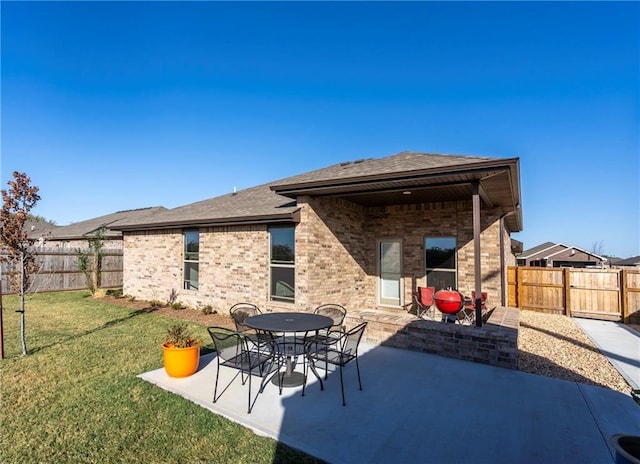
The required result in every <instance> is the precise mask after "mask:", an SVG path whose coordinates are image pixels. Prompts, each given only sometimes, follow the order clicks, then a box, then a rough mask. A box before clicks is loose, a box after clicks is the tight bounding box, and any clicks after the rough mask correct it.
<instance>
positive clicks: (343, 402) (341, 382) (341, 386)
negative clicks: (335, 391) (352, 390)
mask: <svg viewBox="0 0 640 464" xmlns="http://www.w3.org/2000/svg"><path fill="white" fill-rule="evenodd" d="M340 389H341V390H342V406H346V405H347V403H346V402H345V400H344V381H343V380H342V364H340Z"/></svg>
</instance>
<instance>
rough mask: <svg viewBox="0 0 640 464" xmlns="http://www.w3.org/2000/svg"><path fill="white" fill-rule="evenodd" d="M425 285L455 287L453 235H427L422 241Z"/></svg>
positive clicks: (454, 241) (454, 242)
mask: <svg viewBox="0 0 640 464" xmlns="http://www.w3.org/2000/svg"><path fill="white" fill-rule="evenodd" d="M424 251H425V267H426V272H427V286H428V287H435V288H436V290H440V289H443V288H456V287H457V285H456V274H457V273H456V239H455V237H427V238H426V239H425V241H424Z"/></svg>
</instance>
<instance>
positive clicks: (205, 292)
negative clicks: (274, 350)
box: [124, 197, 509, 312]
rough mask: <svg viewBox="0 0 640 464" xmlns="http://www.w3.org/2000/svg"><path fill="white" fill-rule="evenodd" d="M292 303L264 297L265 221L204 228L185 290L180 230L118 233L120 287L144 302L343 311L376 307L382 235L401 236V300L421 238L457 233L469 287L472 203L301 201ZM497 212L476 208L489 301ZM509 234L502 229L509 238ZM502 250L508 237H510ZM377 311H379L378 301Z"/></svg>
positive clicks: (419, 264)
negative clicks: (192, 278)
mask: <svg viewBox="0 0 640 464" xmlns="http://www.w3.org/2000/svg"><path fill="white" fill-rule="evenodd" d="M298 205H299V206H300V208H301V211H300V218H301V219H300V224H298V225H297V227H296V302H295V304H291V303H278V302H271V301H269V233H268V229H267V226H266V225H254V226H229V227H213V228H202V229H201V230H200V262H199V290H197V291H193V290H183V284H182V282H183V275H182V272H183V271H182V267H183V261H182V259H183V258H182V250H183V238H182V230H180V229H173V230H165V231H149V232H135V233H133V232H127V233H125V235H124V249H125V252H124V293H125V294H127V295H132V296H135V297H136V298H139V299H144V300H159V301H167V300H168V299H169V296H170V295H171V293H172V291H173V292H175V294H176V299H177V301H180V302H182V303H184V304H186V305H189V306H191V307H194V308H201V307H204V306H205V305H212V306H213V308H214V309H215V310H217V311H220V312H223V311H226V310H228V308H229V307H230V306H232V305H233V304H235V303H238V302H242V301H247V302H251V303H254V304H256V305H258V306H259V307H260V308H262V309H266V310H276V311H277V310H295V311H306V310H310V309H312V308H314V307H315V306H318V305H320V304H323V303H338V304H341V305H343V306H345V307H346V308H347V310H353V309H362V308H378V306H377V301H376V300H377V277H376V273H377V270H376V268H377V249H376V243H377V240H378V239H383V238H400V239H402V243H403V265H404V277H403V284H404V290H403V294H404V303H405V305H407V304H410V303H411V294H412V291H413V289H414V288H415V287H416V286H417V285H425V279H426V277H425V270H424V238H425V237H426V236H454V237H456V239H457V243H458V248H459V250H458V257H457V259H458V288H459V289H460V291H462V292H463V293H465V294H467V295H469V294H470V293H471V290H472V289H473V286H474V268H473V226H472V207H471V201H462V202H443V203H430V204H413V205H402V206H390V207H375V208H364V207H361V206H359V205H356V204H354V203H351V202H349V201H346V200H343V199H339V198H310V197H303V198H299V199H298ZM500 229H501V228H500V219H499V211H497V210H496V211H492V210H487V209H483V211H482V235H481V251H482V260H481V262H482V288H483V291H487V292H488V293H489V297H488V304H489V306H490V307H492V306H495V305H499V304H500V301H501V292H502V287H501V281H502V279H503V278H504V273H503V272H502V270H501V259H500V257H501V250H500V234H501V230H500ZM507 237H508V235H507ZM506 247H507V249H508V247H509V242H508V240H507V242H506ZM378 309H379V308H378Z"/></svg>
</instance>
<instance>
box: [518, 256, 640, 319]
mask: <svg viewBox="0 0 640 464" xmlns="http://www.w3.org/2000/svg"><path fill="white" fill-rule="evenodd" d="M507 275H508V283H509V306H511V307H515V308H520V309H529V310H532V311H539V312H544V313H551V314H564V315H566V316H575V317H586V318H591V319H602V320H610V321H623V322H625V323H627V324H629V323H631V324H640V269H580V268H546V267H522V266H518V267H515V266H510V267H508V268H507Z"/></svg>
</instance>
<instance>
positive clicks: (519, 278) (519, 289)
mask: <svg viewBox="0 0 640 464" xmlns="http://www.w3.org/2000/svg"><path fill="white" fill-rule="evenodd" d="M522 287H523V286H522V272H521V269H520V266H518V267H516V291H515V294H516V308H518V309H522V307H521V302H522V294H521V292H522Z"/></svg>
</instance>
